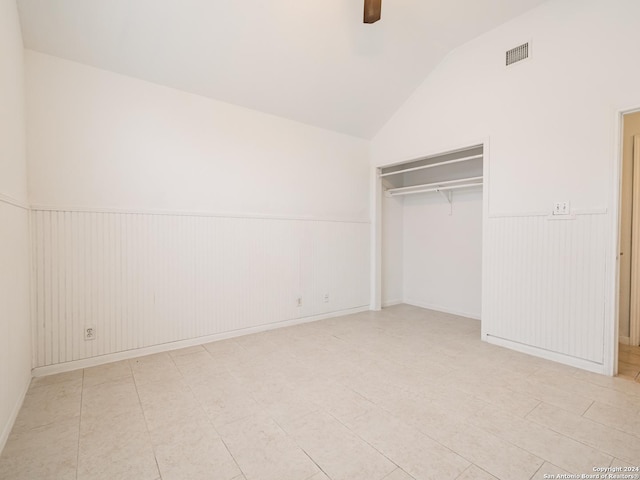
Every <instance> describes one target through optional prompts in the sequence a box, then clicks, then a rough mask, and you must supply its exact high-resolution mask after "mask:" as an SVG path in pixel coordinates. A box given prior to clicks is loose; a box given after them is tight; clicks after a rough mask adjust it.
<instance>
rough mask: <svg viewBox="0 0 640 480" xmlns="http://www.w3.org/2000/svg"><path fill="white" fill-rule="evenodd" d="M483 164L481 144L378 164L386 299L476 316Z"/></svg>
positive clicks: (477, 306)
mask: <svg viewBox="0 0 640 480" xmlns="http://www.w3.org/2000/svg"><path fill="white" fill-rule="evenodd" d="M483 163H484V162H483V147H482V146H478V147H474V148H471V149H465V150H458V151H455V152H450V153H446V154H440V155H436V156H431V157H428V158H424V159H419V160H414V161H411V162H406V163H403V164H400V165H393V166H388V167H383V168H382V169H381V178H382V185H383V192H384V194H383V197H382V304H383V306H385V305H390V304H393V303H399V301H402V302H403V303H407V304H411V305H416V306H420V307H424V308H429V309H433V310H438V311H442V312H447V313H453V314H457V315H462V316H465V317H470V318H477V319H480V313H481V292H482V215H483V194H482V191H483V189H482V181H483ZM439 164H442V165H439ZM404 170H408V171H407V172H406V173H394V172H400V171H404ZM416 192H417V193H416ZM399 299H401V300H399Z"/></svg>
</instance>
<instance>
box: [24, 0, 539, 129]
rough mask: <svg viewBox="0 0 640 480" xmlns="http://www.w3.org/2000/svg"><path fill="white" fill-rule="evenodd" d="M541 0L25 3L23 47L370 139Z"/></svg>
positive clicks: (71, 0) (77, 0) (95, 0)
mask: <svg viewBox="0 0 640 480" xmlns="http://www.w3.org/2000/svg"><path fill="white" fill-rule="evenodd" d="M543 1H544V0H384V1H383V4H382V20H380V21H379V22H378V23H375V24H373V25H365V24H363V23H362V10H363V0H321V1H320V0H313V1H312V0H18V7H19V10H20V18H21V22H22V32H23V37H24V44H25V47H26V48H30V49H33V50H37V51H39V52H44V53H48V54H51V55H56V56H59V57H63V58H67V59H70V60H74V61H77V62H81V63H85V64H89V65H93V66H96V67H99V68H102V69H105V70H111V71H113V72H117V73H121V74H125V75H129V76H132V77H137V78H141V79H144V80H148V81H151V82H154V83H158V84H162V85H167V86H170V87H173V88H177V89H180V90H184V91H187V92H192V93H196V94H199V95H204V96H207V97H211V98H214V99H217V100H222V101H225V102H230V103H234V104H238V105H243V106H245V107H249V108H252V109H256V110H260V111H263V112H267V113H271V114H274V115H278V116H282V117H286V118H290V119H293V120H297V121H300V122H303V123H307V124H311V125H316V126H319V127H323V128H327V129H330V130H335V131H338V132H343V133H347V134H351V135H356V136H359V137H364V138H371V137H372V136H373V135H375V133H376V132H377V131H378V130H379V129H380V128H381V127H382V126H383V125H384V123H385V122H386V121H387V120H388V119H389V118H390V117H391V115H392V114H393V113H394V112H395V110H396V109H398V107H399V106H400V105H401V104H402V103H403V102H404V101H405V100H406V99H407V98H408V97H409V95H410V94H411V93H412V92H413V91H414V89H415V88H416V87H417V86H418V85H419V84H420V83H421V82H422V81H423V80H424V78H425V77H426V76H427V75H428V74H429V72H430V71H431V70H432V69H433V68H434V67H435V66H436V65H437V64H438V63H439V62H440V60H441V59H442V58H443V57H444V55H446V54H447V53H448V52H449V51H451V50H452V49H454V48H455V47H457V46H459V45H461V44H463V43H465V42H467V41H468V40H470V39H472V38H474V37H476V36H478V35H479V34H481V33H483V32H485V31H488V30H490V29H492V28H494V27H496V26H497V25H499V24H501V23H503V22H505V21H507V20H509V19H510V18H513V17H515V16H517V15H519V14H521V13H523V12H525V11H526V10H528V9H531V8H533V7H534V6H536V5H538V4H540V3H543Z"/></svg>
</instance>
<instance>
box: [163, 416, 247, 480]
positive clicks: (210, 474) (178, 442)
mask: <svg viewBox="0 0 640 480" xmlns="http://www.w3.org/2000/svg"><path fill="white" fill-rule="evenodd" d="M182 426H183V427H184V424H182ZM171 433H172V434H171V435H170V436H169V435H163V436H158V435H156V436H155V437H154V435H152V439H154V440H152V441H153V444H154V452H155V457H156V460H157V462H158V467H159V469H160V473H161V474H162V480H209V479H212V478H215V479H216V480H230V479H233V478H236V477H237V476H238V475H240V474H241V472H240V469H239V468H238V465H237V464H236V462H235V460H234V459H233V457H232V456H231V454H230V453H229V451H228V450H227V447H226V446H225V444H224V443H223V442H222V440H221V439H220V436H219V435H218V433H217V432H215V431H214V430H213V428H212V427H211V428H206V424H204V425H203V424H202V423H200V424H195V423H194V424H191V425H189V428H182V429H181V431H180V432H176V431H175V430H173V431H171Z"/></svg>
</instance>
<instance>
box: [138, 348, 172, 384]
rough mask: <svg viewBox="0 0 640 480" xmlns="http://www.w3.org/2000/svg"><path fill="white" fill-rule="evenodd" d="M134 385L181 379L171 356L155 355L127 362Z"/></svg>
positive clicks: (166, 354) (164, 354)
mask: <svg viewBox="0 0 640 480" xmlns="http://www.w3.org/2000/svg"><path fill="white" fill-rule="evenodd" d="M129 365H131V370H132V371H133V375H134V377H135V380H136V384H138V385H141V384H143V383H150V382H159V381H172V380H178V379H180V378H181V377H182V375H181V374H180V371H179V370H178V368H177V367H176V365H175V363H174V361H173V359H172V357H171V355H169V354H168V353H157V354H155V355H148V356H146V357H138V358H135V359H132V360H129Z"/></svg>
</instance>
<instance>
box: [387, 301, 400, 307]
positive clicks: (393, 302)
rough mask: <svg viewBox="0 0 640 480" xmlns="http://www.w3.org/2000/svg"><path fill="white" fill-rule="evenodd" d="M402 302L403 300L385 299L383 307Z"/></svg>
mask: <svg viewBox="0 0 640 480" xmlns="http://www.w3.org/2000/svg"><path fill="white" fill-rule="evenodd" d="M401 303H403V302H402V300H385V301H384V302H382V306H383V307H393V306H394V305H400V304H401Z"/></svg>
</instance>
